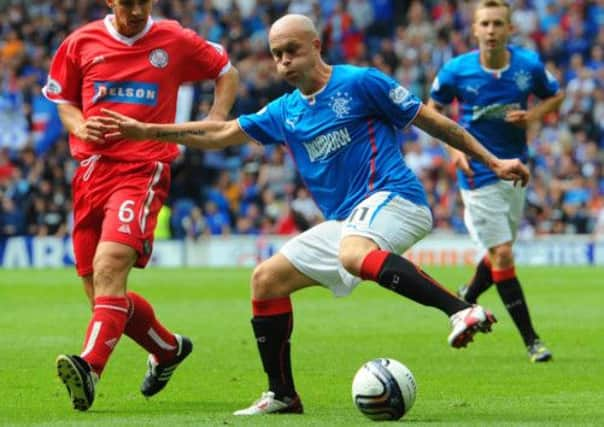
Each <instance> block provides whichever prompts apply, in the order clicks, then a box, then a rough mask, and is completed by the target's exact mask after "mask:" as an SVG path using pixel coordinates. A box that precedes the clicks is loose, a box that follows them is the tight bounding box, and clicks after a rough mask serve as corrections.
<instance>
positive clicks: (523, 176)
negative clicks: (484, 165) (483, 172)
mask: <svg viewBox="0 0 604 427" xmlns="http://www.w3.org/2000/svg"><path fill="white" fill-rule="evenodd" d="M490 167H491V169H492V170H493V172H495V174H496V175H497V176H498V177H499V178H501V179H503V180H506V181H514V185H516V184H518V183H520V184H521V185H522V186H523V187H525V186H526V184H528V180H529V178H530V176H531V173H530V172H529V170H528V168H527V167H526V166H525V165H524V164H523V163H522V162H521V161H520V160H518V159H496V160H494V161H493V162H492V163H491V165H490Z"/></svg>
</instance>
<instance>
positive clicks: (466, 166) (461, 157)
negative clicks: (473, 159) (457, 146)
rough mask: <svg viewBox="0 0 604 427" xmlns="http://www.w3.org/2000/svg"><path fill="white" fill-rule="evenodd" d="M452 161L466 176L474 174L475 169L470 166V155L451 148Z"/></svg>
mask: <svg viewBox="0 0 604 427" xmlns="http://www.w3.org/2000/svg"><path fill="white" fill-rule="evenodd" d="M451 163H453V164H454V165H455V167H456V168H458V169H459V170H461V171H462V172H463V173H464V174H465V175H466V176H474V171H473V170H472V168H470V162H468V157H467V156H466V155H465V154H464V153H462V152H461V151H459V150H451Z"/></svg>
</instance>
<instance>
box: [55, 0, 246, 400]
mask: <svg viewBox="0 0 604 427" xmlns="http://www.w3.org/2000/svg"><path fill="white" fill-rule="evenodd" d="M153 3H154V2H153V0H106V4H107V6H108V7H110V8H111V9H112V12H113V13H112V14H109V15H107V16H106V17H105V18H104V19H102V20H98V21H94V22H91V23H89V24H87V25H85V26H83V27H81V28H79V29H77V30H76V31H74V32H73V33H72V34H70V35H69V36H68V37H67V38H66V39H65V40H64V41H63V43H62V44H61V45H60V46H59V48H58V49H57V51H56V53H55V55H54V57H53V61H52V64H51V67H50V73H49V76H48V81H47V84H46V86H45V87H44V88H43V93H44V95H45V96H46V97H47V98H48V99H50V100H51V101H53V102H55V103H57V104H58V108H59V115H60V117H61V120H62V122H63V124H64V126H65V127H66V129H67V130H68V131H69V145H70V150H71V154H72V156H73V157H74V158H75V159H76V160H78V161H79V162H80V166H79V167H78V169H77V170H76V172H75V174H74V177H73V182H72V190H73V211H74V228H73V235H72V239H73V245H74V253H75V259H76V270H77V272H78V275H79V276H81V277H82V280H83V284H84V290H85V292H86V294H87V296H88V298H89V300H90V302H91V305H92V307H93V316H92V319H91V321H90V323H89V325H88V329H87V332H86V336H85V340H84V344H83V350H82V352H81V354H80V355H79V356H76V355H59V357H58V358H57V372H58V375H59V377H60V378H61V380H62V381H63V383H64V384H65V386H66V388H67V391H68V393H69V397H70V399H71V402H72V405H73V407H74V408H75V409H78V410H87V409H88V408H89V407H90V406H91V405H92V402H93V400H94V396H95V385H96V382H97V381H98V379H99V377H100V376H101V373H102V371H103V369H104V367H105V365H106V363H107V361H108V359H109V356H110V355H111V352H112V350H113V348H114V347H115V345H116V344H117V342H118V341H119V338H120V337H121V335H122V334H126V335H128V336H129V337H130V338H132V339H133V340H134V341H135V342H137V343H138V344H139V345H141V346H142V347H143V348H145V349H146V350H147V351H148V352H149V360H148V369H147V373H146V375H145V377H144V380H143V384H142V386H141V392H142V394H143V395H145V396H147V397H149V396H152V395H154V394H156V393H157V392H159V391H160V390H162V389H163V387H165V385H166V384H167V381H168V380H169V379H170V376H171V374H172V372H173V371H174V369H175V368H176V367H177V366H178V364H179V363H180V362H182V361H183V360H184V359H185V358H186V357H187V356H188V354H189V353H190V352H191V350H192V343H191V341H190V340H189V339H188V338H186V337H184V336H181V335H178V334H174V333H172V332H170V331H169V330H168V329H166V328H165V327H164V326H163V325H162V324H161V323H160V322H159V320H158V319H157V318H156V317H155V313H154V311H153V308H152V306H151V305H150V304H149V302H148V301H146V300H145V299H144V298H143V297H142V296H141V295H139V294H137V293H135V292H132V291H128V290H127V278H128V274H129V272H130V270H131V268H132V267H141V268H142V267H144V266H145V265H146V264H147V262H148V260H149V258H150V255H151V251H152V245H153V232H154V229H155V225H156V222H157V215H158V212H159V210H160V209H161V207H162V205H163V203H164V201H165V200H166V197H167V195H168V190H169V187H170V162H171V161H173V160H174V159H175V158H176V157H177V155H178V153H179V150H178V147H176V146H174V145H166V144H163V143H160V142H156V141H153V140H146V141H140V142H138V143H136V144H130V143H126V141H124V140H108V139H105V134H106V128H105V126H104V125H103V123H102V121H101V120H99V117H100V116H101V115H102V113H101V108H111V109H114V110H116V111H120V112H122V113H124V114H128V115H130V116H132V117H136V118H139V119H141V120H143V119H144V120H146V121H155V122H159V123H171V122H173V121H174V118H175V114H176V103H177V93H178V88H179V86H180V85H181V84H183V83H186V82H194V81H200V80H214V81H215V84H216V85H215V93H214V95H215V96H214V103H213V106H212V109H211V110H210V114H209V118H211V119H212V120H224V119H226V117H227V115H228V113H229V111H230V109H231V107H232V105H233V102H234V100H235V96H236V92H237V87H238V82H239V78H238V73H237V70H236V69H235V68H234V67H232V66H231V63H230V61H229V57H228V54H227V53H226V51H225V50H224V49H223V48H222V47H221V46H220V45H217V44H214V43H211V42H208V41H206V40H204V39H203V38H201V37H200V36H198V35H197V34H196V33H195V32H194V31H192V30H190V29H185V28H183V27H182V26H181V25H180V24H179V23H178V22H176V21H172V20H159V21H154V20H153V18H152V17H151V10H152V6H153Z"/></svg>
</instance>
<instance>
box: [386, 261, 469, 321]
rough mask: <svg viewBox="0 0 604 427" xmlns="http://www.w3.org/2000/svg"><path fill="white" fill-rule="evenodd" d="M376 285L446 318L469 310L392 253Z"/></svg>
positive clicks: (430, 279)
mask: <svg viewBox="0 0 604 427" xmlns="http://www.w3.org/2000/svg"><path fill="white" fill-rule="evenodd" d="M377 282H378V283H379V284H380V285H381V286H383V287H385V288H387V289H390V290H392V291H394V292H396V293H397V294H399V295H403V296H405V297H407V298H410V299H412V300H413V301H415V302H418V303H420V304H423V305H427V306H430V307H435V308H438V309H439V310H441V311H444V312H445V313H447V315H448V316H451V315H452V314H453V313H456V312H458V311H460V310H463V309H465V308H468V307H470V304H468V303H467V302H465V301H463V300H462V299H459V298H457V297H456V296H455V295H453V294H452V293H451V292H449V291H448V290H447V289H445V288H444V287H442V286H441V285H440V284H439V283H438V282H437V281H436V280H434V279H433V278H432V277H430V276H429V275H428V274H427V273H425V272H424V271H423V270H422V269H420V268H419V267H417V266H416V265H415V264H413V263H412V262H410V261H408V260H407V259H405V258H403V257H401V256H398V255H395V254H393V253H390V254H388V256H387V257H386V259H385V261H384V263H383V265H382V267H381V269H380V272H379V274H378V277H377Z"/></svg>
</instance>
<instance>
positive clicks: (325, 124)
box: [103, 15, 529, 415]
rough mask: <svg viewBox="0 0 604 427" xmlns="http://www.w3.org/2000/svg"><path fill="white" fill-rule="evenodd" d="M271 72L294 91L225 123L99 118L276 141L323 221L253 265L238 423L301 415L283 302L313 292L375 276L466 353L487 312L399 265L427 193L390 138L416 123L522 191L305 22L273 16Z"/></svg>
mask: <svg viewBox="0 0 604 427" xmlns="http://www.w3.org/2000/svg"><path fill="white" fill-rule="evenodd" d="M269 42H270V49H271V53H272V55H273V58H274V60H275V62H276V66H277V72H278V74H279V75H280V76H282V77H283V78H284V79H285V80H286V81H287V82H289V83H290V84H292V85H293V86H295V87H296V90H294V91H293V92H292V93H289V94H286V95H284V96H282V97H280V98H278V99H276V100H274V101H272V102H271V103H270V104H268V105H267V106H266V107H265V108H263V109H262V110H260V111H258V112H257V113H256V114H250V115H245V116H241V117H239V118H238V119H237V120H232V121H228V122H204V123H201V122H190V123H184V124H180V125H161V124H145V123H141V122H138V121H136V120H134V119H131V118H129V117H127V116H124V115H122V114H118V113H114V112H112V111H110V110H104V113H105V114H107V116H108V117H106V118H104V119H103V122H104V123H105V125H106V129H105V131H106V132H107V133H108V135H107V136H108V137H109V138H112V137H123V136H126V137H128V138H131V139H140V138H145V137H146V136H147V135H149V136H151V135H152V137H153V139H155V140H163V141H166V142H171V143H181V144H185V145H187V146H190V147H194V148H202V149H211V148H222V147H227V146H230V145H238V144H244V143H246V142H248V141H249V140H250V138H251V139H253V140H256V141H258V142H259V143H261V144H284V145H286V146H287V148H288V149H289V150H290V152H291V155H292V156H293V158H294V160H295V162H296V165H297V168H298V171H299V173H300V175H301V177H302V179H303V180H304V182H305V184H306V186H307V187H308V189H309V190H310V192H311V193H312V196H313V198H314V200H315V201H316V203H317V204H318V206H319V208H320V209H321V211H322V212H323V215H324V216H325V218H326V221H325V222H323V223H321V224H319V225H317V226H315V227H313V228H311V229H309V230H307V231H306V232H304V233H302V234H300V235H298V236H296V237H294V238H293V239H291V240H290V241H289V242H287V243H286V244H285V245H284V246H283V247H282V248H281V250H280V251H279V253H277V254H276V255H274V256H272V257H271V258H269V259H268V260H266V261H263V262H262V263H261V264H260V265H258V266H257V267H256V269H255V270H254V273H253V275H252V278H251V288H252V310H253V318H252V327H253V330H254V334H255V337H256V341H257V345H258V349H259V352H260V357H261V359H262V364H263V366H264V370H265V372H266V374H267V375H268V382H269V386H268V391H267V392H265V393H262V395H261V397H260V399H258V400H257V401H256V402H254V403H253V404H252V405H251V406H250V407H248V408H245V409H242V410H239V411H236V412H235V414H236V415H256V414H266V413H302V412H303V407H302V402H301V400H300V397H299V396H298V393H297V391H296V388H295V386H294V379H293V375H292V368H291V358H290V336H291V333H292V329H293V313H292V305H291V301H290V294H292V293H293V292H295V291H297V290H300V289H303V288H306V287H309V286H315V285H321V286H324V287H326V288H328V289H330V290H331V291H332V292H333V293H334V294H335V295H338V296H343V295H346V294H348V293H350V292H351V291H352V290H353V289H354V288H355V287H356V286H357V285H358V284H359V283H360V282H361V280H371V281H373V282H377V283H379V284H380V285H381V286H383V287H385V288H387V289H390V290H391V291H393V292H395V293H398V294H400V295H403V296H405V297H407V298H410V299H412V300H413V301H416V302H418V303H420V304H423V305H427V306H431V307H435V308H438V309H439V310H441V311H442V312H444V313H445V314H446V315H447V316H449V319H450V323H451V332H450V334H449V336H448V342H449V344H450V345H451V346H453V347H465V346H466V345H467V344H468V343H469V342H470V341H471V340H472V338H473V336H474V334H475V333H477V332H478V331H481V332H488V331H489V330H490V329H491V325H492V324H493V323H494V322H495V318H494V316H493V315H492V314H491V313H490V312H488V311H487V310H485V309H483V308H482V307H480V306H478V305H472V304H469V303H468V302H466V301H464V300H462V299H460V298H458V297H456V296H455V295H454V294H452V293H451V292H449V291H448V290H446V289H445V288H444V287H442V286H440V285H439V284H438V283H437V282H436V281H435V280H434V279H432V278H431V277H430V276H428V275H427V274H426V273H425V272H423V271H422V270H421V269H420V268H418V267H417V266H415V265H414V264H412V263H411V262H409V261H408V260H407V259H405V258H403V257H401V256H400V255H399V254H402V253H404V252H405V251H406V250H407V249H409V248H410V247H411V246H412V245H413V244H414V243H416V242H417V241H418V240H420V239H422V238H423V237H424V236H426V235H427V234H428V233H429V232H430V230H431V228H432V216H431V213H430V209H429V208H428V205H427V202H426V196H425V194H424V190H423V188H422V186H421V184H420V182H419V180H418V179H417V178H416V176H415V175H414V174H413V173H412V172H411V171H410V170H409V169H408V168H407V166H406V165H405V163H404V161H403V157H402V154H401V151H400V148H399V146H398V144H397V142H396V141H397V139H396V137H395V133H396V131H397V128H400V129H402V128H405V127H407V126H409V125H411V124H414V125H416V126H418V127H420V128H422V129H423V130H425V131H426V132H428V133H430V134H432V135H434V136H435V137H438V138H440V139H442V140H445V141H447V142H448V143H449V144H451V145H453V146H454V147H456V148H458V149H460V150H462V151H464V152H467V153H469V154H470V155H472V156H474V157H475V158H477V159H480V160H481V161H482V162H484V163H485V164H487V165H488V166H489V167H490V168H492V169H493V171H494V172H495V173H496V175H497V176H498V177H500V178H502V179H509V180H513V181H521V183H522V184H523V185H524V184H526V182H527V180H528V177H529V173H528V170H527V169H526V167H525V166H524V165H522V163H521V162H520V161H519V160H517V159H514V160H500V159H498V158H497V157H496V156H494V155H493V154H491V153H490V152H489V151H487V150H486V149H485V148H484V147H483V146H482V145H480V143H479V142H478V141H477V140H476V139H474V137H472V136H471V135H470V134H469V133H468V132H466V131H465V130H464V129H463V128H462V127H461V126H459V125H458V124H456V123H455V122H453V121H452V120H450V119H448V118H446V117H444V116H443V115H441V114H439V113H438V112H436V111H435V110H433V109H430V108H426V107H425V106H423V105H422V103H421V102H420V100H419V99H417V98H416V97H414V96H413V95H411V94H410V93H409V92H408V91H407V90H406V89H405V88H403V87H402V86H400V85H399V84H398V83H397V82H396V81H394V80H393V79H391V78H390V77H388V76H386V75H385V74H383V73H381V72H379V71H377V70H376V69H372V68H359V67H354V66H348V65H338V66H330V65H328V64H326V63H325V62H324V61H323V59H322V58H321V55H320V52H321V42H320V39H319V36H318V34H317V30H316V29H315V27H314V25H313V23H312V21H311V20H310V19H308V18H307V17H305V16H301V15H286V16H284V17H282V18H280V19H279V20H277V21H276V22H275V23H274V24H273V25H272V27H271V29H270V33H269Z"/></svg>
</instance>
